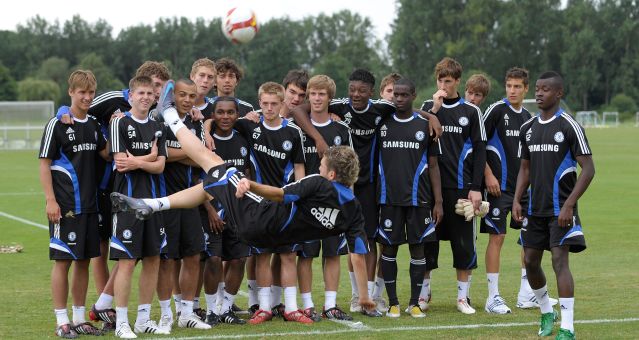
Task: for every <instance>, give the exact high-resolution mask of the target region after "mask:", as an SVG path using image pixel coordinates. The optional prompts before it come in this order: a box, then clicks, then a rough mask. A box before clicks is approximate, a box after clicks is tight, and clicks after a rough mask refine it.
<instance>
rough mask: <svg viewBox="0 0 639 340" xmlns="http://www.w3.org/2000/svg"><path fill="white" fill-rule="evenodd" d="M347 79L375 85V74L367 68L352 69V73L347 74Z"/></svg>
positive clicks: (372, 86)
mask: <svg viewBox="0 0 639 340" xmlns="http://www.w3.org/2000/svg"><path fill="white" fill-rule="evenodd" d="M348 81H361V82H363V83H364V84H369V85H370V86H371V88H374V87H375V76H374V75H373V74H372V73H370V72H369V71H368V70H365V69H362V68H358V69H356V70H355V71H353V73H351V75H350V76H348Z"/></svg>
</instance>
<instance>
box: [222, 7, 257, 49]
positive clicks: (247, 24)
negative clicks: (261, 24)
mask: <svg viewBox="0 0 639 340" xmlns="http://www.w3.org/2000/svg"><path fill="white" fill-rule="evenodd" d="M222 33H224V36H225V37H226V38H227V39H228V40H229V41H231V42H233V43H236V44H246V43H248V42H249V41H251V40H253V38H255V35H256V34H257V18H256V17H255V12H253V10H251V9H249V8H245V7H234V8H231V9H230V10H229V11H228V12H227V13H226V16H224V18H222Z"/></svg>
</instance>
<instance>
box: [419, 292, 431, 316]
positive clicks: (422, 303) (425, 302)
mask: <svg viewBox="0 0 639 340" xmlns="http://www.w3.org/2000/svg"><path fill="white" fill-rule="evenodd" d="M430 300H431V295H430V293H428V297H427V298H426V299H424V298H421V297H420V298H419V300H417V305H418V306H419V309H421V310H422V311H424V312H425V311H427V310H428V308H429V307H430V305H429V304H430Z"/></svg>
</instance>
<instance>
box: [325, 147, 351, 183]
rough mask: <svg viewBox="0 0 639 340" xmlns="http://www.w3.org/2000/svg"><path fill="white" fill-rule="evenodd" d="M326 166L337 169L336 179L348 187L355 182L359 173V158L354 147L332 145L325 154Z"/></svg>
mask: <svg viewBox="0 0 639 340" xmlns="http://www.w3.org/2000/svg"><path fill="white" fill-rule="evenodd" d="M324 158H326V166H327V168H328V169H329V170H333V171H335V181H336V182H338V183H341V184H344V185H346V186H348V187H350V186H352V185H353V184H355V182H356V181H357V177H358V175H359V158H358V157H357V154H356V153H355V150H353V148H351V147H348V146H343V145H341V146H332V147H330V148H329V149H328V150H327V151H326V153H325V154H324Z"/></svg>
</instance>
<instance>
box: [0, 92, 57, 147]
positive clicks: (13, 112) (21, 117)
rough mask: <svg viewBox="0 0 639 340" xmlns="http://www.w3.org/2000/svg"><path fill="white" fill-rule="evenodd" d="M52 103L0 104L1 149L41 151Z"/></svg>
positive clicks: (52, 110)
mask: <svg viewBox="0 0 639 340" xmlns="http://www.w3.org/2000/svg"><path fill="white" fill-rule="evenodd" d="M53 114H54V104H53V102H52V101H29V102H0V149H2V150H18V149H39V148H40V137H41V136H42V131H43V130H44V126H45V124H46V123H47V121H48V120H49V119H50V118H51V117H52V116H53Z"/></svg>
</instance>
